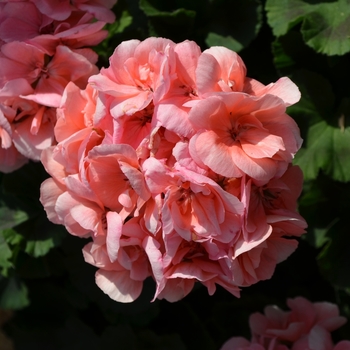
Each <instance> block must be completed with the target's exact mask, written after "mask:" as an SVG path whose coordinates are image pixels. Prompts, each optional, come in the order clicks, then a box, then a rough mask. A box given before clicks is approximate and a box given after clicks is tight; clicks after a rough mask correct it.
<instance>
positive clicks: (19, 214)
mask: <svg viewBox="0 0 350 350" xmlns="http://www.w3.org/2000/svg"><path fill="white" fill-rule="evenodd" d="M26 220H28V215H27V214H26V213H25V212H24V211H22V210H16V209H10V208H8V207H6V206H5V205H3V206H0V230H3V229H6V228H12V227H14V226H16V225H18V224H20V223H22V222H24V221H26Z"/></svg>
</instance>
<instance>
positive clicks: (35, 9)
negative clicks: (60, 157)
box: [0, 0, 116, 172]
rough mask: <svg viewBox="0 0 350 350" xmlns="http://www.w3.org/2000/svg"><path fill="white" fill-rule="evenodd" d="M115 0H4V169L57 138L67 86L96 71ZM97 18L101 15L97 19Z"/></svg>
mask: <svg viewBox="0 0 350 350" xmlns="http://www.w3.org/2000/svg"><path fill="white" fill-rule="evenodd" d="M115 3H116V0H107V1H103V0H73V1H69V0H63V1H62V0H60V1H58V0H49V1H48V0H35V1H34V0H32V1H30V0H27V1H26V0H23V1H19V0H8V1H1V3H0V171H2V172H11V171H13V170H16V169H18V168H19V167H21V166H22V165H23V164H24V163H25V162H27V159H28V158H29V159H32V160H40V155H41V151H42V150H43V149H45V148H47V147H49V146H51V145H53V144H54V143H55V139H54V133H53V128H54V124H55V122H56V107H58V106H59V104H60V100H61V96H62V93H63V91H64V88H65V87H66V85H67V84H68V83H69V82H71V81H73V82H75V84H77V85H78V86H80V87H81V88H84V87H85V86H86V83H87V80H88V78H89V77H90V76H91V75H92V74H96V73H97V72H98V69H97V67H96V65H95V63H96V62H97V58H98V57H97V55H96V53H94V52H93V51H92V50H91V49H90V48H88V47H89V46H94V45H96V44H98V43H99V42H101V41H102V40H103V39H104V38H105V37H106V36H107V34H108V33H107V31H105V30H102V28H103V26H104V25H105V24H106V22H113V21H114V14H113V13H112V12H111V10H109V9H110V8H111V7H112V6H113V5H114V4H115ZM95 19H97V20H95Z"/></svg>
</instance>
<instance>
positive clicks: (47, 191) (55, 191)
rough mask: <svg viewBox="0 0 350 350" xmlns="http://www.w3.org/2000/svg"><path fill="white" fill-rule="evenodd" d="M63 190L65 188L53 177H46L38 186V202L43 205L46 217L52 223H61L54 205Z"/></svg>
mask: <svg viewBox="0 0 350 350" xmlns="http://www.w3.org/2000/svg"><path fill="white" fill-rule="evenodd" d="M64 191H65V188H64V187H63V186H62V185H61V184H59V183H57V182H56V181H55V180H54V179H52V178H49V179H46V180H45V181H44V182H43V183H42V184H41V187H40V202H41V204H42V205H43V207H44V209H45V212H46V215H47V218H48V219H49V220H50V221H51V222H53V223H54V224H61V220H60V219H59V218H58V216H57V213H56V210H55V207H56V202H57V199H58V197H59V196H60V195H61V194H62V193H63V192H64Z"/></svg>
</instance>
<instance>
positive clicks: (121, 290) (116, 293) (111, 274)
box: [96, 269, 143, 303]
mask: <svg viewBox="0 0 350 350" xmlns="http://www.w3.org/2000/svg"><path fill="white" fill-rule="evenodd" d="M96 284H97V285H98V286H99V287H100V288H101V289H102V291H103V292H104V293H105V294H107V295H108V296H109V297H110V298H111V299H113V300H115V301H118V302H120V303H131V302H133V301H134V300H136V299H137V298H138V297H139V296H140V294H141V291H142V287H143V282H142V281H135V280H132V279H131V278H130V275H129V271H127V270H122V271H106V270H102V269H100V270H98V271H97V272H96Z"/></svg>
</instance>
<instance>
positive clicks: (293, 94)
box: [244, 77, 301, 107]
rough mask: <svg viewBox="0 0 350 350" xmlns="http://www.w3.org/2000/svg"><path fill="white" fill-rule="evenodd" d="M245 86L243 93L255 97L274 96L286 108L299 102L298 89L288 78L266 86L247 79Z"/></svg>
mask: <svg viewBox="0 0 350 350" xmlns="http://www.w3.org/2000/svg"><path fill="white" fill-rule="evenodd" d="M245 84H246V86H245V88H244V92H246V93H248V94H252V95H255V96H262V95H266V94H270V95H275V96H277V97H279V98H280V99H282V100H283V101H284V103H285V105H286V106H287V107H288V106H291V105H293V104H295V103H297V102H298V101H299V100H300V96H301V95H300V91H299V89H298V87H297V86H296V85H295V84H294V83H293V82H292V81H291V80H290V79H289V78H288V77H283V78H280V79H279V80H277V81H276V83H271V84H269V85H267V86H265V85H263V84H261V83H259V82H257V81H256V80H254V79H247V81H246V83H245Z"/></svg>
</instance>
